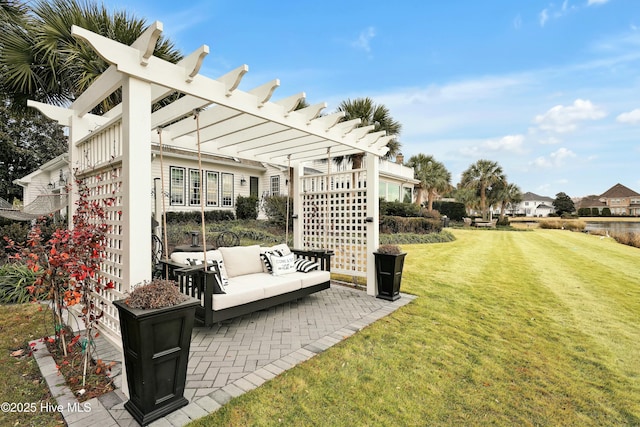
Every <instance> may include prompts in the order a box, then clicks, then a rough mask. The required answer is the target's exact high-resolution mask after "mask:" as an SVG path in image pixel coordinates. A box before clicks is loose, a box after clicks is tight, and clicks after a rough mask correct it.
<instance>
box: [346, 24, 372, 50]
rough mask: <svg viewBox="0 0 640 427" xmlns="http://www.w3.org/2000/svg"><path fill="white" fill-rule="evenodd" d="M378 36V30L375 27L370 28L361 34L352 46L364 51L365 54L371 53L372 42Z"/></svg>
mask: <svg viewBox="0 0 640 427" xmlns="http://www.w3.org/2000/svg"><path fill="white" fill-rule="evenodd" d="M375 36H376V29H375V28H374V27H368V28H366V29H365V30H364V31H362V32H361V33H360V35H359V36H358V38H357V39H356V40H355V41H353V42H351V46H353V47H355V48H357V49H361V50H364V51H365V52H371V44H370V42H371V40H372V39H373V38H374V37H375Z"/></svg>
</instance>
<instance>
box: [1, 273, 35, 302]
mask: <svg viewBox="0 0 640 427" xmlns="http://www.w3.org/2000/svg"><path fill="white" fill-rule="evenodd" d="M36 277H37V274H36V273H34V272H33V271H31V270H30V269H29V267H27V266H26V265H24V264H17V263H10V264H6V265H4V266H2V267H0V303H2V304H23V303H25V302H29V301H31V300H32V299H34V298H36V299H37V298H42V297H43V295H32V294H31V293H30V292H29V289H28V287H29V286H32V285H33V284H34V282H35V280H36Z"/></svg>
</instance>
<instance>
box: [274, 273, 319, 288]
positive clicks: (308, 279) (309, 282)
mask: <svg viewBox="0 0 640 427" xmlns="http://www.w3.org/2000/svg"><path fill="white" fill-rule="evenodd" d="M282 277H287V278H288V277H290V278H292V279H299V280H300V282H301V285H302V288H308V287H309V286H313V285H318V284H320V283H323V282H328V281H329V280H331V273H329V272H328V271H324V270H314V271H310V272H308V273H303V272H301V271H298V272H295V273H291V274H287V275H286V276H282Z"/></svg>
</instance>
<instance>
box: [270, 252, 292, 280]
mask: <svg viewBox="0 0 640 427" xmlns="http://www.w3.org/2000/svg"><path fill="white" fill-rule="evenodd" d="M268 256H269V260H270V261H271V274H273V275H274V276H282V275H284V274H290V273H295V272H296V264H295V263H296V257H295V255H294V254H289V255H284V256H278V255H276V254H271V255H268Z"/></svg>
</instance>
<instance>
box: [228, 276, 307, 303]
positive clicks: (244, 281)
mask: <svg viewBox="0 0 640 427" xmlns="http://www.w3.org/2000/svg"><path fill="white" fill-rule="evenodd" d="M236 284H237V285H240V286H243V287H244V286H257V287H260V288H263V289H264V297H265V298H269V297H272V296H275V295H280V294H285V293H287V292H291V291H296V290H298V289H300V286H301V285H302V282H301V280H300V278H297V277H292V275H291V274H287V275H286V276H272V275H270V274H266V273H257V274H247V275H245V276H236V277H234V278H232V279H230V281H229V286H227V291H229V289H232V288H234V287H235V286H236Z"/></svg>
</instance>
